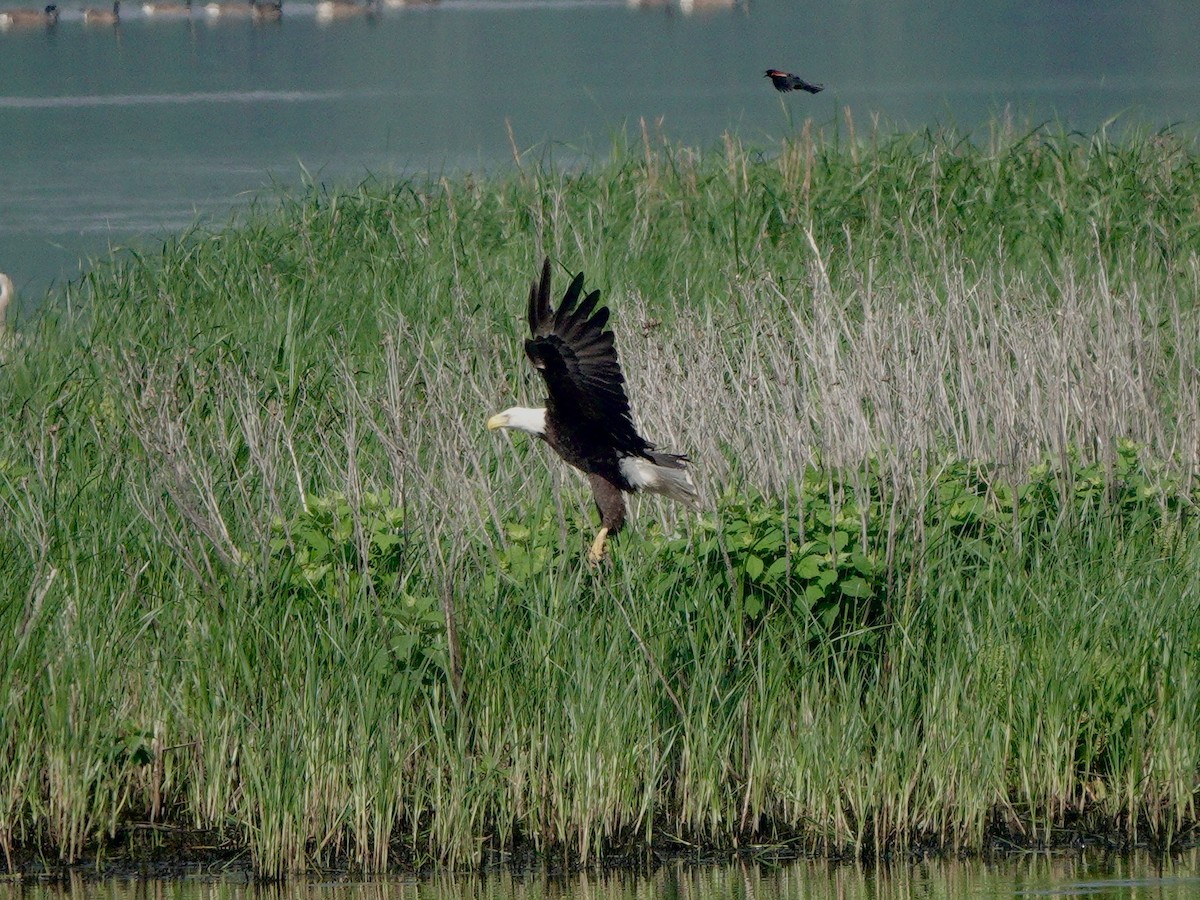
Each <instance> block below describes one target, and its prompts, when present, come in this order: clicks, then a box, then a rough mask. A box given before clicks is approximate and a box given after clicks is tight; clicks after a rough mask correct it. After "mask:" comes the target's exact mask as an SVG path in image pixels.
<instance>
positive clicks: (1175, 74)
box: [0, 0, 1200, 307]
mask: <svg viewBox="0 0 1200 900" xmlns="http://www.w3.org/2000/svg"><path fill="white" fill-rule="evenodd" d="M39 2H40V0H39ZM93 2H95V3H98V4H99V5H104V0H93ZM82 3H83V0H62V2H61V3H60V6H61V8H62V16H61V20H60V22H59V24H58V25H57V26H56V27H55V28H53V29H44V28H32V29H10V30H9V31H6V32H0V204H2V206H0V270H4V271H8V272H9V273H10V274H12V275H13V277H14V280H15V281H16V282H17V284H18V288H19V290H20V291H21V293H22V295H23V302H24V303H25V305H26V306H27V307H28V306H29V305H30V304H36V302H37V299H36V298H37V296H38V295H39V294H41V293H42V292H44V291H45V289H46V288H47V286H49V285H51V284H53V283H55V282H61V281H62V280H64V279H68V278H71V277H74V276H76V275H77V274H78V273H79V271H80V264H81V260H84V259H86V258H87V257H89V256H93V255H97V254H102V253H104V252H105V251H106V250H108V249H109V248H110V247H115V246H125V245H129V244H131V243H132V244H133V245H135V246H138V247H141V248H150V249H152V248H153V247H154V242H155V241H157V240H161V239H162V238H164V237H166V236H167V235H169V234H171V233H173V232H176V231H178V230H180V229H183V228H186V227H187V226H189V225H191V224H193V223H196V222H197V221H200V222H206V221H207V222H216V223H223V222H226V221H228V220H229V218H230V216H231V211H232V210H234V209H236V208H237V207H239V205H241V204H244V203H246V202H247V201H248V200H249V199H250V198H253V197H256V196H257V197H270V196H271V195H272V194H273V193H275V192H276V191H278V190H279V189H281V188H290V187H295V186H296V185H298V184H300V183H302V180H303V179H304V178H306V177H307V178H310V179H311V180H312V181H314V182H317V183H324V184H334V183H337V184H346V183H351V184H352V183H355V182H357V181H360V180H362V179H364V178H367V177H370V176H372V175H376V176H384V177H390V176H395V175H417V176H419V177H421V178H424V177H425V175H426V173H432V174H433V177H435V178H436V177H437V176H438V175H439V174H441V173H453V172H461V171H463V170H465V169H469V170H473V171H480V170H490V169H495V168H497V167H503V166H508V165H511V164H512V159H513V143H512V142H515V145H516V147H517V148H518V149H519V150H521V151H529V152H530V153H531V154H532V155H534V156H536V157H537V158H539V159H542V158H546V157H552V158H553V159H555V160H556V161H558V162H560V163H577V162H579V161H580V160H589V159H600V158H603V157H604V156H606V155H607V152H608V149H609V147H610V146H611V142H612V141H613V139H614V136H615V135H619V134H621V133H622V132H623V131H627V132H628V133H629V134H630V135H631V136H632V137H633V138H634V139H637V136H638V134H639V131H640V125H639V122H640V120H642V119H645V120H646V121H647V122H648V123H649V124H650V127H651V128H652V129H656V130H657V129H658V128H659V127H660V126H659V123H660V122H661V131H662V133H663V134H665V135H666V136H667V137H668V138H669V139H671V140H673V141H679V142H685V143H688V144H690V145H696V146H699V147H701V148H707V147H716V146H719V143H720V140H721V135H722V133H724V132H726V131H730V132H733V133H735V134H737V135H738V136H739V137H740V138H741V139H742V140H743V141H744V142H745V143H747V144H750V145H755V144H761V145H763V146H767V145H769V144H770V142H772V141H773V140H775V139H777V138H778V137H779V136H781V135H783V134H785V133H787V132H788V131H789V130H790V129H793V128H799V127H800V124H801V123H802V122H803V121H804V120H805V119H806V118H811V119H812V120H813V122H814V125H816V126H818V127H824V128H825V129H826V130H827V131H828V130H832V129H835V128H839V127H840V128H843V129H844V128H845V111H846V109H849V110H850V111H851V113H852V115H853V117H854V119H855V122H856V124H857V126H858V128H859V129H860V131H861V130H865V129H867V128H870V127H872V124H873V122H877V123H878V127H880V128H881V129H883V130H888V131H890V130H908V129H914V128H918V129H919V128H925V127H936V126H939V125H954V126H956V127H958V128H959V129H962V130H976V131H986V128H987V123H988V122H989V120H990V119H992V118H993V117H996V118H1003V117H1004V116H1006V115H1010V116H1011V117H1012V118H1013V119H1014V120H1015V121H1016V122H1017V123H1018V126H1022V127H1023V126H1025V125H1033V124H1038V123H1040V122H1044V121H1052V122H1056V123H1061V124H1062V125H1063V126H1065V127H1067V128H1071V129H1078V130H1081V131H1084V132H1091V131H1094V130H1096V129H1098V128H1100V127H1103V126H1104V125H1105V124H1106V123H1109V122H1112V125H1111V126H1110V127H1111V128H1114V129H1122V128H1127V127H1129V126H1131V125H1137V126H1140V127H1146V128H1150V129H1160V128H1166V127H1177V128H1180V129H1185V130H1194V125H1195V122H1196V120H1197V114H1198V112H1200V54H1198V53H1197V52H1196V47H1197V46H1200V3H1184V2H1167V0H1147V2H1143V3H1137V4H1135V3H1129V2H1126V0H1043V2H1038V3H1028V2H1019V0H986V2H984V0H933V2H928V0H839V2H833V3H820V4H818V3H803V2H797V0H746V2H744V3H738V4H736V5H732V6H729V7H725V6H722V5H720V4H719V3H718V4H717V5H716V6H715V8H714V7H711V6H708V4H706V2H705V0H695V2H694V3H693V2H688V0H684V2H683V5H682V6H681V5H680V2H679V0H673V2H671V3H664V4H661V5H658V4H656V5H654V6H653V7H652V8H639V7H635V6H631V5H630V4H628V3H626V2H624V0H617V2H607V0H444V2H441V3H436V4H432V5H420V6H411V7H405V8H389V7H386V6H385V7H384V8H383V9H382V10H381V12H380V15H379V16H378V17H377V18H375V19H373V20H369V19H365V18H358V19H352V20H346V21H335V22H331V23H327V24H324V23H321V22H320V21H318V18H317V17H316V15H315V14H314V12H315V9H316V6H315V4H314V3H313V2H311V0H310V2H307V3H305V2H290V0H289V2H287V3H286V4H285V8H284V15H283V20H282V22H279V23H273V24H270V25H260V26H255V25H253V24H252V23H251V22H250V21H248V20H247V19H235V20H227V19H215V20H213V19H209V18H208V17H207V16H206V15H205V14H204V11H203V9H202V7H201V6H200V5H197V8H196V10H195V11H194V14H193V15H192V17H191V18H190V19H188V20H178V19H174V20H171V19H161V18H158V17H153V18H152V17H147V16H146V15H144V14H143V13H142V11H141V8H140V2H138V3H127V4H126V9H124V10H123V11H122V13H123V15H122V22H121V25H120V27H119V28H113V27H111V26H107V27H94V26H85V25H84V24H83V21H82V18H83V16H82ZM708 3H712V0H708ZM12 5H13V4H12V3H11V0H0V7H4V8H7V7H9V6H12ZM24 5H33V4H32V2H27V3H26V4H24ZM688 9H691V10H692V12H691V14H688V12H687V10H688ZM768 67H778V68H783V69H788V70H790V71H793V72H796V73H797V74H799V75H801V76H803V77H804V78H806V79H808V80H810V81H816V82H822V83H824V84H825V85H826V90H825V91H824V92H823V93H821V94H818V95H815V96H812V95H809V94H790V95H779V94H776V93H775V91H773V90H772V89H771V87H770V83H769V82H768V81H767V80H766V79H764V78H763V77H762V73H763V70H764V69H766V68H768ZM509 129H511V134H512V142H510V137H509Z"/></svg>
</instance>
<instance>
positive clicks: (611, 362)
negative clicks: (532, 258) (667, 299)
mask: <svg viewBox="0 0 1200 900" xmlns="http://www.w3.org/2000/svg"><path fill="white" fill-rule="evenodd" d="M582 294H583V275H582V274H579V275H576V276H575V278H574V280H573V281H572V282H571V286H570V287H568V288H567V292H566V293H565V294H564V295H563V298H562V302H561V303H560V304H559V305H558V309H551V308H550V259H549V258H547V259H546V261H545V263H544V264H543V266H542V278H541V281H540V282H534V283H533V284H532V285H531V287H530V289H529V331H530V334H531V335H532V337H530V338H529V339H528V340H526V341H525V353H526V355H527V356H528V357H529V361H530V362H532V363H533V365H534V368H536V369H537V370H538V371H539V372H541V373H542V378H544V379H545V381H546V387H547V388H548V389H549V391H550V397H549V400H548V402H547V408H548V410H549V411H550V412H551V413H552V414H553V415H554V416H555V417H556V418H557V419H559V420H560V421H562V422H569V423H570V424H571V428H572V430H573V431H575V432H576V433H577V434H580V435H588V436H589V437H591V438H593V439H600V440H605V441H607V442H608V443H610V444H611V445H612V447H613V448H614V449H616V450H617V451H618V452H623V453H634V454H638V455H644V454H645V453H647V452H648V451H650V450H652V449H653V445H652V444H651V443H650V442H648V441H647V440H645V439H644V438H642V437H641V436H640V435H639V434H638V433H637V429H636V428H634V425H633V416H632V413H631V411H630V408H629V399H628V398H627V397H626V396H625V376H624V375H622V374H621V365H620V363H619V362H618V360H617V348H616V345H615V344H614V342H613V333H612V332H611V331H606V330H605V329H604V326H605V325H606V324H607V323H608V309H607V308H606V307H603V306H601V307H600V308H599V309H597V308H596V306H597V304H598V303H599V302H600V292H599V291H592V292H591V293H590V294H588V295H587V296H586V297H584V298H583V302H582V303H581V302H580V295H582Z"/></svg>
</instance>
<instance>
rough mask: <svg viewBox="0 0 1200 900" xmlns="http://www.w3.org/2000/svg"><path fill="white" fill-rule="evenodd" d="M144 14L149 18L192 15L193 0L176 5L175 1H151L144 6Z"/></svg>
mask: <svg viewBox="0 0 1200 900" xmlns="http://www.w3.org/2000/svg"><path fill="white" fill-rule="evenodd" d="M142 12H144V13H145V14H146V15H148V16H159V17H162V18H167V17H182V16H190V15H191V14H192V0H186V2H184V3H176V2H175V0H150V2H148V3H143V4H142Z"/></svg>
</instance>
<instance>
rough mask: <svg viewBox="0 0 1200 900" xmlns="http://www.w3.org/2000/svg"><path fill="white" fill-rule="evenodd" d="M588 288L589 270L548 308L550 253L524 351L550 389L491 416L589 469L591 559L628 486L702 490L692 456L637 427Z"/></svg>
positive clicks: (621, 518) (596, 297)
mask: <svg viewBox="0 0 1200 900" xmlns="http://www.w3.org/2000/svg"><path fill="white" fill-rule="evenodd" d="M582 294H583V274H582V273H580V274H579V275H576V276H575V279H574V280H573V281H572V282H571V286H570V287H569V288H567V292H566V294H564V295H563V298H562V302H561V303H560V304H559V305H558V309H557V310H554V309H551V308H550V260H549V258H547V259H546V261H545V263H544V264H543V266H542V278H541V281H540V282H539V281H535V282H533V284H532V285H531V286H530V289H529V331H530V332H531V334H532V337H530V338H529V339H528V340H526V341H525V354H526V355H527V356H528V357H529V361H530V362H531V363H533V367H534V368H535V369H537V370H538V371H539V372H540V373H541V375H542V378H544V379H545V380H546V388H547V390H548V391H549V396H548V397H547V398H546V405H545V407H543V408H541V409H529V408H528V407H523V406H514V407H512V408H511V409H506V410H505V411H504V412H502V413H497V414H496V415H494V416H492V417H491V418H490V419H488V423H487V427H488V430H495V429H497V428H516V429H518V430H520V431H525V432H528V433H529V434H534V435H537V436H538V437H540V438H542V439H543V440H544V441H545V442H546V443H547V444H549V445H550V446H551V447H553V448H554V451H555V452H556V453H557V454H558V455H559V456H561V457H562V458H563V459H564V460H566V461H567V462H568V463H570V464H571V465H572V466H574V467H575V468H577V469H579V470H580V471H582V472H584V473H585V474H586V475H587V477H588V481H589V482H590V483H591V486H592V496H593V497H594V499H595V501H596V508H597V509H598V510H599V511H600V531H599V533H598V534H597V535H596V539H595V541H594V542H593V543H592V546H591V549H590V550H589V551H588V560H589V561H590V562H592V563H593V564H595V563H598V562H600V560H601V559H603V558H604V542H605V539H606V538H607V537H608V536H609V535H615V534H617V532H619V531H620V530H621V526H622V525H624V524H625V498H624V497H622V496H621V493H622V491H624V492H626V493H633V492H635V491H650V492H651V493H655V494H662V495H663V496H666V497H670V498H671V499H672V500H678V501H681V502H684V503H691V504H693V505H694V504H695V503H696V502H697V501H698V499H699V495H698V494H697V492H696V485H695V484H694V483H693V482H692V476H691V473H690V472H689V471H688V458H687V457H686V456H683V455H681V454H678V453H662V452H660V451H658V450H656V449H655V447H654V445H653V444H652V443H650V442H649V441H647V440H646V439H645V438H644V437H642V436H641V435H640V434H638V433H637V429H636V428H635V427H634V425H633V416H632V413H631V411H630V408H629V400H628V398H627V397H626V396H625V387H624V384H625V377H624V376H623V375H622V374H621V366H620V363H619V362H618V361H617V348H616V345H615V344H614V343H613V333H612V332H611V331H606V330H605V329H604V326H605V325H606V324H607V322H608V309H607V308H606V307H603V306H599V307H598V304H599V302H600V292H599V291H592V292H591V293H590V294H588V295H587V296H586V297H584V298H583V302H582V303H580V302H579V298H580V295H582Z"/></svg>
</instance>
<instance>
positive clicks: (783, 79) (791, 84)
mask: <svg viewBox="0 0 1200 900" xmlns="http://www.w3.org/2000/svg"><path fill="white" fill-rule="evenodd" d="M763 77H764V78H770V79H771V84H773V85H775V90H777V91H781V92H783V93H787V92H788V91H808V92H809V93H810V94H819V93H821V91H823V90H825V85H823V84H809V83H808V82H807V81H805V80H804V79H803V78H801V77H800V76H799V75H793V74H792V73H791V72H781V71H780V70H779V69H767V74H766V75H764V76H763Z"/></svg>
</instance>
